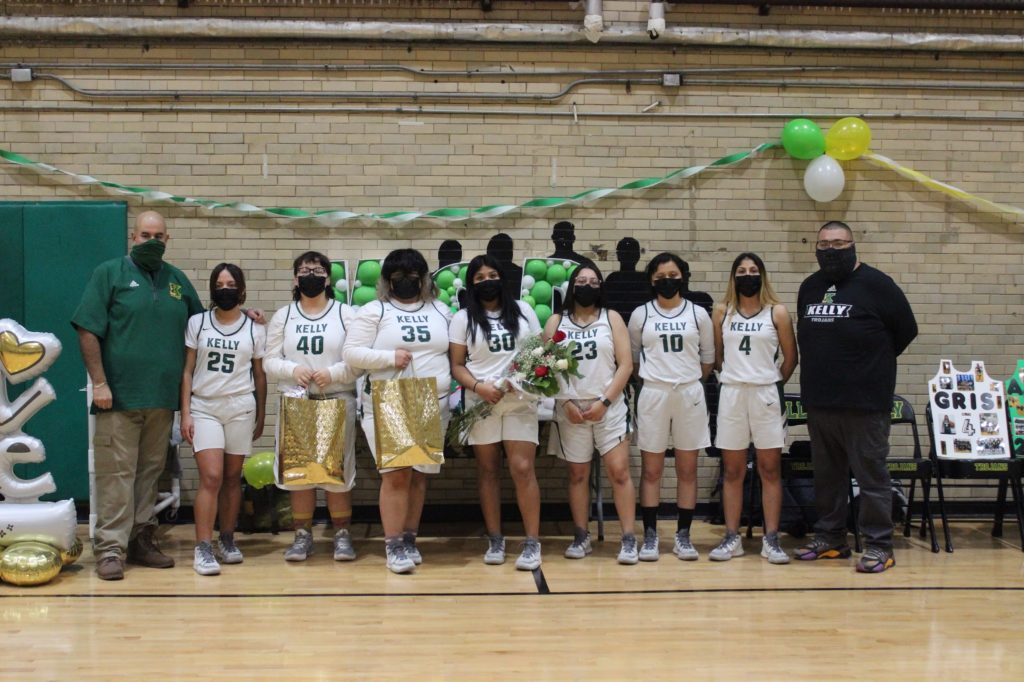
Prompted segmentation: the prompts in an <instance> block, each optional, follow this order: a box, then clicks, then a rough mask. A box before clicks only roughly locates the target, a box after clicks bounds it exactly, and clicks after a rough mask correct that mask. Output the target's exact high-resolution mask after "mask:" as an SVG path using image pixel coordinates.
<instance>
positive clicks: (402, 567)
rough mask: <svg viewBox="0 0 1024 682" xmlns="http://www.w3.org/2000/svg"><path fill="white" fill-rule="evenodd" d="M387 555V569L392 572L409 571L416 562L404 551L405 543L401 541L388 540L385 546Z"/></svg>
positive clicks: (413, 567) (414, 566)
mask: <svg viewBox="0 0 1024 682" xmlns="http://www.w3.org/2000/svg"><path fill="white" fill-rule="evenodd" d="M385 551H386V552H387V555H388V570H390V571H391V572H392V573H411V572H412V571H413V570H414V569H415V568H416V564H415V563H413V560H412V559H410V558H409V554H408V553H407V552H406V544H405V542H402V541H397V542H389V543H388V544H387V545H386V546H385Z"/></svg>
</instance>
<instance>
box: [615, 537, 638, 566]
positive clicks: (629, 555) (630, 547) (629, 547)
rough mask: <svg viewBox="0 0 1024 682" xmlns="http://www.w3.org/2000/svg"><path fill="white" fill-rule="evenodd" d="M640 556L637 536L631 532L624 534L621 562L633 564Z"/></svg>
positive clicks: (620, 552) (627, 564)
mask: <svg viewBox="0 0 1024 682" xmlns="http://www.w3.org/2000/svg"><path fill="white" fill-rule="evenodd" d="M637 561H639V557H638V556H637V549H636V536H635V535H633V534H632V533H630V534H629V535H623V536H622V545H621V546H620V547H619V563H620V564H625V565H626V566H632V565H633V564H635V563H636V562H637Z"/></svg>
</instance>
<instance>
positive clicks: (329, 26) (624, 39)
mask: <svg viewBox="0 0 1024 682" xmlns="http://www.w3.org/2000/svg"><path fill="white" fill-rule="evenodd" d="M595 3H596V6H597V7H599V6H600V0H588V2H587V6H588V7H592V6H595ZM595 16H600V15H595ZM602 26H603V19H602ZM599 35H600V39H601V40H602V41H603V42H604V43H609V44H622V45H637V44H648V45H649V44H650V43H651V40H650V35H649V34H648V33H647V31H646V29H644V28H641V27H640V26H631V25H616V26H614V27H611V28H604V29H603V30H602V31H601V33H600V34H599ZM0 38H2V39H6V40H10V39H13V38H20V39H40V40H47V41H52V40H62V39H63V40H69V39H70V40H83V39H85V40H90V41H102V40H121V41H123V40H142V41H146V40H154V39H166V40H189V41H193V42H194V41H197V40H236V41H253V40H303V41H333V40H349V41H362V42H373V43H375V44H378V45H379V44H380V43H381V42H387V41H397V42H405V43H407V42H420V41H422V42H433V43H438V42H444V43H452V42H454V43H520V44H544V45H572V44H579V43H582V42H584V41H586V40H587V37H586V35H585V33H584V31H582V30H580V27H579V25H574V24H516V23H469V22H467V23H424V22H358V21H343V22H326V21H315V20H309V21H302V20H282V19H273V20H261V19H216V18H203V19H153V18H129V17H25V16H5V17H0ZM657 44H658V45H659V47H661V46H664V47H670V46H677V45H687V46H697V45H699V46H714V47H725V48H761V49H766V48H786V49H819V50H828V51H830V52H835V51H837V50H889V51H891V50H927V51H930V52H1003V53H1013V54H1017V53H1022V52H1024V35H1021V34H1020V33H1002V34H998V33H993V34H972V33H929V32H925V31H918V32H891V31H822V30H809V29H739V28H722V27H713V26H673V27H671V28H666V30H665V32H664V33H663V34H661V35H660V37H659V38H658V41H657Z"/></svg>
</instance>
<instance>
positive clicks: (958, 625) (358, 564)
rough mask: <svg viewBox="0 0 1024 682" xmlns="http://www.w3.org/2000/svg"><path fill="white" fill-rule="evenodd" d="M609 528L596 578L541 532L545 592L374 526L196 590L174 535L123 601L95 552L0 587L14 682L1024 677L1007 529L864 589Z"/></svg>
mask: <svg viewBox="0 0 1024 682" xmlns="http://www.w3.org/2000/svg"><path fill="white" fill-rule="evenodd" d="M615 528H616V526H615V524H611V526H610V528H609V530H611V531H612V532H611V533H610V535H609V538H608V539H607V540H606V541H605V542H604V543H598V544H596V546H595V551H594V554H593V555H592V556H591V557H589V558H587V559H585V560H583V561H568V560H566V559H563V558H562V555H561V553H562V550H563V549H564V548H565V544H566V538H565V537H564V536H565V535H566V534H567V528H566V527H557V526H552V527H551V528H546V529H545V531H546V532H549V534H548V535H547V536H546V537H545V539H544V565H543V567H542V571H543V575H541V574H540V573H539V572H538V573H537V574H531V573H529V572H520V571H516V570H515V568H514V567H513V562H514V558H515V553H514V552H515V549H516V546H515V545H516V544H517V543H514V542H510V545H509V550H510V557H509V561H507V562H506V564H505V565H503V566H485V565H484V564H483V562H482V560H481V557H482V553H483V547H484V545H483V541H482V540H481V539H479V537H467V536H464V537H455V538H437V539H434V538H430V537H425V538H424V539H422V541H421V543H420V544H421V546H422V552H423V555H424V560H425V562H424V564H423V565H422V566H421V567H420V568H419V569H418V570H417V572H416V573H415V574H414V575H411V576H396V575H392V574H390V573H389V572H388V571H387V570H386V569H385V568H384V547H383V540H382V538H381V536H380V529H379V527H367V526H359V527H357V528H356V529H354V530H355V536H356V548H357V550H358V551H359V553H360V556H359V559H358V560H357V561H355V562H354V563H348V564H345V563H335V562H334V561H332V560H331V556H330V539H329V535H328V532H329V531H327V530H326V529H322V528H320V527H318V528H316V529H315V530H314V536H315V537H316V538H317V547H316V550H317V553H316V554H315V555H314V556H313V557H311V558H310V560H309V561H307V562H306V563H304V564H287V563H286V562H285V561H284V560H283V559H282V556H281V554H282V552H283V550H284V547H285V546H286V545H287V544H288V542H289V540H290V533H282V534H280V535H277V536H272V535H269V534H260V535H253V536H239V546H240V547H241V548H242V550H243V551H244V552H245V556H246V559H245V563H244V564H242V565H238V566H226V567H224V570H223V572H222V574H221V575H220V576H218V577H201V576H198V575H196V574H195V573H194V572H193V571H192V568H191V562H192V547H193V539H192V538H193V536H192V533H193V527H192V526H186V525H182V526H171V527H164V528H162V532H163V533H164V538H163V541H162V544H163V547H164V549H165V550H166V551H168V552H169V553H171V554H173V555H174V556H175V558H176V559H177V561H178V566H177V567H176V568H174V569H171V570H162V571H161V570H153V569H145V568H137V567H129V569H128V571H127V575H126V578H125V580H123V581H121V582H112V583H107V582H103V581H100V580H99V579H97V578H96V576H95V574H94V573H93V568H94V563H93V559H92V556H91V553H90V552H89V550H88V549H87V550H86V552H85V555H84V556H83V557H82V559H81V560H80V561H79V563H78V564H76V565H75V566H73V567H71V568H70V569H66V570H65V571H64V572H63V573H62V574H61V575H60V576H59V577H58V578H57V579H55V580H54V581H53V582H52V583H50V584H48V585H45V586H41V587H37V588H18V587H13V586H10V585H0V623H2V626H3V635H4V637H3V641H4V645H5V646H4V651H5V654H4V657H3V661H2V662H0V679H11V680H19V681H20V680H58V679H60V680H69V679H88V680H94V679H95V680H100V679H102V680H111V679H130V680H144V679H153V678H156V677H157V676H159V678H160V679H167V680H176V679H183V680H184V679H188V680H207V679H211V680H212V679H219V680H243V679H245V680H249V679H260V680H262V679H266V680H282V679H288V680H304V679H317V680H365V679H375V680H376V679H395V680H434V679H450V680H495V679H515V680H524V681H528V680H575V679H580V680H582V679H587V680H630V679H642V680H644V681H645V682H646V681H647V680H662V679H664V680H679V679H688V680H693V679H696V680H705V679H712V680H758V681H761V680H783V679H785V680H804V679H807V680H811V679H821V680H854V679H856V680H896V679H899V680H924V679H928V678H931V679H943V680H947V681H948V680H984V681H986V682H987V681H990V680H1020V679H1021V677H1022V676H1024V617H1022V613H1024V553H1022V552H1021V551H1020V548H1019V547H1017V546H1016V545H1015V544H1014V543H1012V542H1009V539H1010V538H1015V537H1016V533H1015V531H1016V528H1014V527H1013V526H1012V525H1010V526H1008V527H1007V528H1006V531H1005V537H1006V538H1007V540H1000V539H994V538H992V537H990V536H989V535H988V534H987V530H988V529H987V526H986V525H984V524H980V523H957V524H955V525H954V541H955V543H956V547H957V551H956V552H955V553H954V554H946V553H944V552H943V553H941V554H932V553H931V552H930V551H929V550H928V546H927V544H926V543H925V542H924V541H922V540H919V539H918V538H917V536H916V535H915V536H914V537H913V538H910V539H905V538H903V537H902V535H898V536H897V543H898V544H897V555H896V556H897V566H896V568H895V569H893V570H891V571H889V572H887V573H885V574H882V575H859V574H857V573H855V572H854V570H853V561H854V560H853V559H850V560H848V561H845V560H844V561H831V562H819V563H799V562H794V563H793V564H790V565H789V566H771V565H769V564H767V563H766V562H765V561H764V560H763V559H761V558H760V557H759V556H758V551H759V549H760V539H759V538H758V537H755V538H754V540H751V541H746V549H747V552H748V554H747V556H744V557H741V558H737V559H733V560H732V561H729V562H727V563H722V564H717V563H713V562H711V561H709V560H708V559H707V551H708V549H710V547H712V546H713V545H714V544H715V542H717V539H718V538H719V537H720V534H721V532H722V528H721V527H715V526H710V525H708V524H707V523H704V522H701V521H697V522H695V523H694V539H695V541H696V544H697V546H698V549H700V551H701V559H700V561H697V562H693V563H684V562H681V561H679V560H677V559H676V558H675V557H674V556H673V555H672V554H671V553H670V552H671V534H672V532H673V531H674V528H675V526H674V523H673V522H667V521H662V522H661V533H662V552H663V553H662V557H661V560H660V561H658V562H657V563H646V564H645V563H641V564H639V565H637V566H632V567H630V566H619V565H618V564H616V563H615V559H614V558H615V554H616V552H617V549H618V542H617V536H618V533H617V530H615ZM476 530H477V529H467V530H466V535H469V534H470V533H475V531H476ZM428 531H429V529H428ZM449 532H450V529H449ZM80 533H81V536H82V537H84V536H85V535H86V530H85V529H84V528H82V529H80ZM554 535H560V537H553V536H554ZM783 544H784V547H786V548H790V549H791V548H792V547H794V546H796V545H797V544H798V542H797V541H796V540H794V539H792V538H788V537H784V541H783Z"/></svg>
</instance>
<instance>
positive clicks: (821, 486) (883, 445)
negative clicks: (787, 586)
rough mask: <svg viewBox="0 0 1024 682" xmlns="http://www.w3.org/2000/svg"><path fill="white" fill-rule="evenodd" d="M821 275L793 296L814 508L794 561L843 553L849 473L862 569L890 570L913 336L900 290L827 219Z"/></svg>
mask: <svg viewBox="0 0 1024 682" xmlns="http://www.w3.org/2000/svg"><path fill="white" fill-rule="evenodd" d="M816 255H817V258H818V265H819V267H820V270H818V272H815V273H814V274H812V275H811V276H810V277H808V278H807V279H805V280H804V282H803V284H801V285H800V293H799V295H798V297H797V340H798V343H799V345H800V361H801V369H800V392H801V395H800V397H801V400H802V402H803V404H804V407H805V408H806V410H807V428H808V432H809V433H810V437H811V458H812V460H813V464H814V494H815V500H816V507H817V510H818V522H817V523H816V524H815V527H814V530H815V537H814V539H813V540H811V541H810V542H808V543H807V544H806V545H804V546H803V547H801V548H800V549H798V550H797V552H796V557H797V558H798V559H803V560H805V561H812V560H814V559H838V558H845V557H848V556H850V547H849V546H848V545H847V544H846V514H847V493H848V481H849V478H848V476H849V471H850V470H851V469H852V470H853V474H854V476H856V478H857V483H858V484H859V485H860V504H859V507H860V514H859V517H858V519H859V526H860V530H861V532H862V533H863V534H864V539H865V552H864V555H863V556H862V557H861V559H860V561H859V562H858V564H857V570H858V571H860V572H862V573H881V572H882V571H884V570H886V569H888V568H890V567H891V566H893V565H895V563H896V562H895V559H894V558H893V551H892V485H891V482H890V480H889V470H888V468H887V467H886V464H885V460H886V457H887V456H888V454H889V426H890V413H891V410H892V396H893V393H894V392H895V389H896V357H897V356H898V355H900V353H902V352H903V351H904V350H906V348H907V346H909V345H910V342H911V341H913V339H914V337H915V336H917V322H916V321H915V320H914V313H913V311H912V310H911V309H910V303H909V302H908V301H907V297H906V296H905V295H904V294H903V291H902V290H901V289H900V288H899V286H898V285H897V284H896V283H895V282H894V281H893V280H892V278H890V277H889V276H888V275H886V274H884V273H882V272H880V271H879V270H876V269H875V268H873V267H871V266H870V265H865V264H864V263H861V262H860V261H859V260H857V252H856V247H855V245H854V239H853V231H852V230H851V229H850V227H849V226H848V225H846V223H842V222H839V221H831V222H827V223H825V224H824V225H822V226H821V228H820V229H819V230H818V239H817V244H816Z"/></svg>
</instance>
